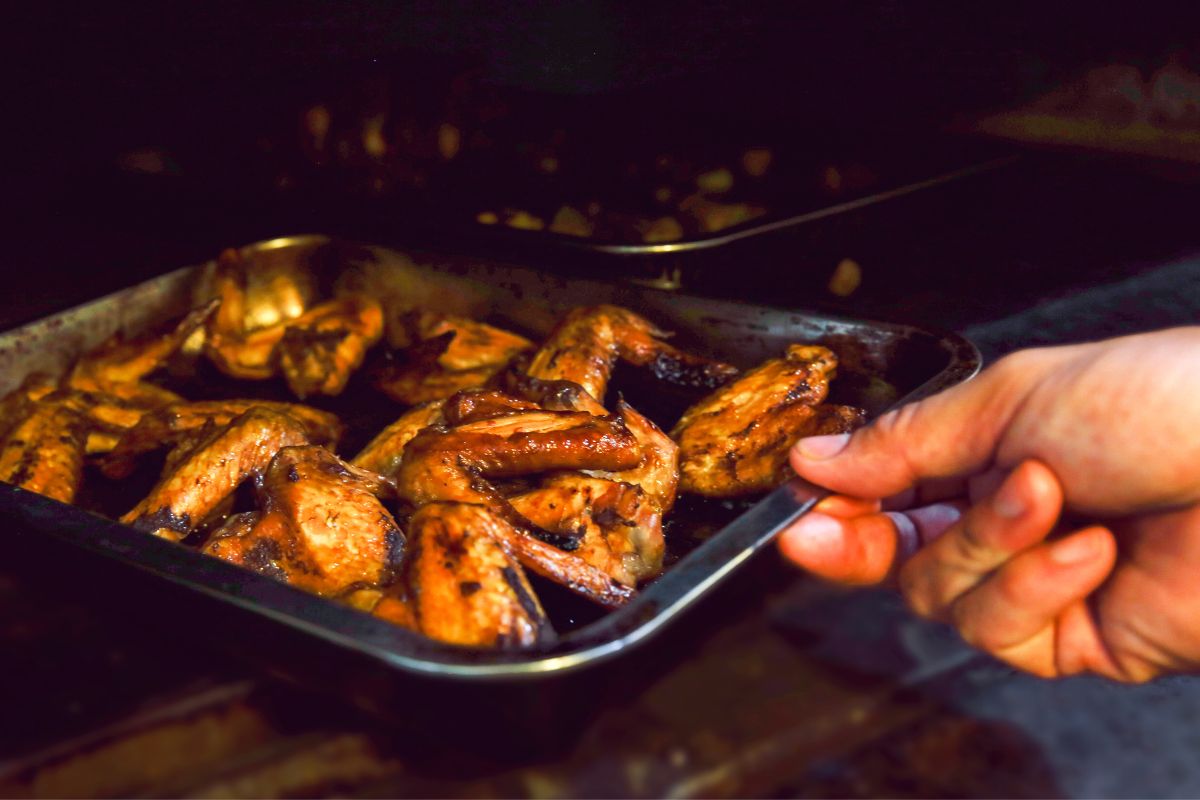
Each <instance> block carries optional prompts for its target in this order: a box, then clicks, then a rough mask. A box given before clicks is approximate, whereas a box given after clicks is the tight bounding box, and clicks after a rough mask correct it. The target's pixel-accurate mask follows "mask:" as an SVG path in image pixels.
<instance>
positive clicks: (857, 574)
mask: <svg viewBox="0 0 1200 800" xmlns="http://www.w3.org/2000/svg"><path fill="white" fill-rule="evenodd" d="M962 513H963V505H962V504H954V503H940V504H937V505H932V506H928V507H925V508H919V509H914V510H911V511H907V512H904V513H899V512H888V513H880V511H879V504H878V503H877V502H874V501H868V500H855V499H852V498H848V497H842V496H833V497H830V498H827V499H826V500H823V501H822V502H821V503H820V504H819V505H818V506H817V507H816V509H815V510H814V511H812V512H810V513H809V514H807V515H805V516H804V517H801V518H800V519H799V520H798V521H797V522H796V523H795V524H793V525H792V526H791V527H790V528H788V529H787V530H786V531H784V532H783V534H782V535H781V536H780V538H779V547H780V550H781V551H782V552H783V554H784V556H786V557H787V558H788V559H790V560H791V561H793V562H795V563H796V564H797V565H798V566H800V567H803V568H804V569H806V570H808V571H809V572H812V573H814V574H816V575H818V576H820V577H822V578H825V579H826V580H831V581H836V582H838V583H845V584H851V585H862V584H872V583H880V582H882V581H884V580H887V579H888V578H889V577H891V576H892V575H893V574H894V573H895V570H896V569H897V567H898V566H899V564H900V563H902V562H903V561H905V560H906V559H908V558H909V557H911V556H912V554H913V553H914V552H916V551H917V550H918V548H920V547H921V546H922V545H923V544H925V543H928V542H930V541H932V540H933V539H935V538H937V537H938V536H940V535H941V534H942V533H943V532H944V531H946V530H947V529H949V528H950V527H951V526H952V525H953V524H954V523H955V522H957V521H958V519H959V518H960V517H961V516H962Z"/></svg>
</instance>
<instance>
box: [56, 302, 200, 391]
mask: <svg viewBox="0 0 1200 800" xmlns="http://www.w3.org/2000/svg"><path fill="white" fill-rule="evenodd" d="M216 309H217V304H216V302H215V301H213V302H210V303H207V304H205V305H203V306H201V307H200V308H197V309H195V310H193V311H192V312H191V313H189V314H188V315H187V316H185V317H184V318H183V320H182V321H181V322H180V323H179V324H178V325H176V326H175V327H174V329H172V330H171V331H169V332H168V333H165V334H163V335H161V336H150V337H143V338H141V339H135V340H133V341H125V340H124V339H123V338H121V337H120V336H115V337H113V338H112V339H110V340H109V341H107V342H105V343H104V344H102V345H100V346H99V347H97V348H96V349H95V350H92V351H91V352H89V353H87V354H85V355H84V356H83V357H82V358H80V359H79V361H78V362H77V363H76V364H75V366H74V368H73V369H72V370H71V373H70V375H69V376H68V377H67V381H66V385H67V386H68V387H69V388H72V389H79V390H81V391H86V392H100V393H106V394H111V395H114V396H116V397H119V398H120V399H122V400H129V401H135V400H141V401H142V402H144V403H146V404H147V405H153V404H154V402H155V400H156V399H162V398H164V397H166V396H167V395H164V394H162V392H164V391H165V390H162V389H159V387H157V386H152V385H144V384H141V383H140V382H141V380H142V379H143V378H145V377H146V376H147V375H149V374H150V373H151V372H153V371H154V370H156V369H158V368H159V367H161V366H163V364H165V363H166V361H167V359H168V358H170V357H171V356H172V355H174V354H175V352H176V351H178V350H179V349H180V348H181V347H183V344H184V342H186V341H187V340H188V338H189V337H191V336H192V335H193V334H194V333H196V332H197V331H199V330H200V329H201V328H202V327H203V326H204V324H205V323H206V322H207V321H208V319H209V318H210V317H211V316H213V313H214V312H215V311H216ZM118 387H120V388H118ZM168 394H169V393H168ZM170 396H171V397H172V398H175V396H174V395H170ZM175 399H178V398H175Z"/></svg>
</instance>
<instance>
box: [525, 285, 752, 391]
mask: <svg viewBox="0 0 1200 800" xmlns="http://www.w3.org/2000/svg"><path fill="white" fill-rule="evenodd" d="M665 336H667V334H666V333H665V332H663V331H660V330H659V329H658V328H655V327H654V326H653V325H651V324H650V323H649V322H648V321H647V320H646V319H644V318H642V317H640V316H638V315H637V314H635V313H633V312H632V311H629V310H628V309H624V308H620V307H618V306H594V307H591V308H576V309H575V310H573V311H572V312H571V313H569V314H568V315H567V316H566V317H565V318H564V319H563V320H562V322H560V323H559V324H558V327H557V328H555V330H554V332H553V333H551V334H550V338H549V339H547V340H546V342H545V344H543V345H542V347H541V348H540V349H539V350H538V351H537V353H536V354H535V355H534V357H533V362H532V363H531V364H530V365H529V369H528V373H529V375H530V376H532V377H534V378H538V379H540V380H546V381H556V380H568V381H573V382H575V383H577V384H579V385H580V386H582V387H583V389H584V390H585V391H586V392H587V393H588V394H589V395H591V396H592V398H593V399H595V400H596V402H598V403H603V402H604V395H605V393H606V392H607V390H608V379H609V377H610V376H611V374H612V369H613V366H614V365H615V363H616V361H617V359H618V358H620V359H622V360H624V361H627V362H629V363H631V364H633V365H635V366H639V367H648V368H650V369H651V371H652V372H653V373H654V375H655V377H657V378H660V379H662V380H666V381H670V382H672V383H678V384H682V385H686V386H694V387H703V388H716V387H718V386H720V385H721V384H723V383H725V382H726V381H728V380H729V379H730V378H732V377H733V376H734V375H736V374H737V369H736V368H734V367H732V366H730V365H729V364H724V363H721V362H719V361H713V360H711V359H707V358H702V357H700V356H695V355H691V354H689V353H684V352H682V351H681V350H678V349H676V348H674V347H672V346H671V345H669V344H667V343H666V342H665V341H663V338H664V337H665Z"/></svg>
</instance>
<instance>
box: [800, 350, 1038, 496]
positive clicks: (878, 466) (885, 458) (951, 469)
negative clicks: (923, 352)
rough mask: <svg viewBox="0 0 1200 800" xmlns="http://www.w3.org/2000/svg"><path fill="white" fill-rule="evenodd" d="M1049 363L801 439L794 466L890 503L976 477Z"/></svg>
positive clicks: (1021, 364) (994, 375) (1034, 359)
mask: <svg viewBox="0 0 1200 800" xmlns="http://www.w3.org/2000/svg"><path fill="white" fill-rule="evenodd" d="M1049 361H1050V357H1047V356H1046V355H1045V354H1044V353H1039V352H1038V351H1026V352H1024V353H1020V354H1016V355H1014V356H1010V357H1008V358H1005V359H1002V360H1001V361H999V362H997V363H996V364H995V365H993V366H992V367H990V368H989V369H987V370H985V371H984V372H983V373H981V374H980V375H979V377H978V378H976V379H975V380H972V381H968V382H967V383H964V384H960V385H958V386H955V387H953V388H952V389H949V390H947V391H945V392H942V393H941V394H937V395H934V396H933V397H930V398H928V399H926V400H922V401H920V402H917V403H911V404H909V405H907V406H904V407H902V408H900V409H897V410H896V411H892V412H890V413H888V414H885V415H883V416H882V417H880V418H879V419H878V420H876V421H875V422H874V423H872V424H871V425H869V426H867V427H865V428H860V429H859V430H858V431H855V432H854V433H853V434H837V435H833V436H814V437H809V438H806V439H801V440H800V441H799V442H798V443H797V445H796V447H795V448H794V449H793V451H792V459H791V460H792V466H793V467H794V468H795V470H796V472H798V473H799V474H800V475H801V476H802V477H804V478H806V479H807V480H810V481H812V482H814V483H817V484H819V485H821V486H824V487H826V488H829V489H832V490H833V491H835V492H839V493H842V494H847V495H852V496H855V497H890V496H891V495H895V494H899V493H900V492H902V491H904V490H906V489H909V488H910V487H913V486H915V485H916V484H917V483H918V482H921V481H926V480H929V479H946V478H951V477H954V476H963V475H967V474H970V473H973V472H977V471H980V470H982V469H984V468H985V467H986V466H987V465H988V464H989V463H990V462H991V460H992V458H993V456H994V454H995V452H996V450H997V446H998V444H999V442H1000V439H1001V437H1002V436H1003V433H1004V431H1005V429H1006V428H1007V426H1008V424H1009V422H1010V420H1011V419H1012V418H1013V416H1014V414H1016V412H1017V410H1018V409H1019V408H1020V406H1021V403H1022V401H1023V400H1024V398H1025V397H1026V396H1027V394H1028V393H1029V392H1030V391H1031V390H1032V387H1033V386H1034V385H1036V382H1037V380H1038V379H1039V377H1040V375H1041V374H1042V373H1043V372H1044V371H1045V370H1046V369H1047V368H1048V367H1050V366H1051V364H1049V363H1048V362H1049Z"/></svg>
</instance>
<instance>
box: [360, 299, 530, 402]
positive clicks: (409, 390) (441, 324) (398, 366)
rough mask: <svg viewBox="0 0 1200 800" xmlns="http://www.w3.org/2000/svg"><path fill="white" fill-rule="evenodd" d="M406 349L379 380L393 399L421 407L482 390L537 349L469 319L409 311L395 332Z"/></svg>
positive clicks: (394, 336) (396, 342)
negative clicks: (463, 392) (515, 361)
mask: <svg viewBox="0 0 1200 800" xmlns="http://www.w3.org/2000/svg"><path fill="white" fill-rule="evenodd" d="M391 341H392V344H393V346H395V347H403V348H407V349H406V350H405V351H404V352H403V353H402V354H400V356H399V360H398V362H397V363H395V364H394V365H392V366H391V367H390V368H388V369H387V370H385V371H384V372H383V373H382V374H381V375H380V376H379V378H378V381H377V385H378V386H379V388H380V389H381V390H382V391H383V392H384V393H385V394H387V395H388V396H389V397H391V398H393V399H394V400H396V401H398V402H401V403H407V404H416V403H423V402H427V401H429V400H437V399H441V398H445V397H449V396H450V395H452V394H454V393H455V392H457V391H461V390H463V389H474V388H477V387H479V386H482V385H483V384H484V383H486V382H487V381H488V380H489V379H490V378H491V377H492V376H493V375H495V374H496V373H497V372H499V371H500V370H501V369H503V368H504V367H505V366H507V365H508V363H509V362H510V361H512V360H513V358H514V357H516V356H517V355H518V354H520V353H522V352H525V351H527V350H530V349H532V348H533V343H532V342H530V341H529V340H528V339H526V338H525V337H523V336H518V335H517V334H515V333H509V332H508V331H505V330H501V329H500V328H496V327H494V326H492V325H487V324H485V323H482V322H477V321H475V320H472V319H467V318H466V317H456V316H452V315H449V314H435V313H432V312H427V311H426V312H416V311H414V312H409V313H408V314H405V315H404V316H403V317H402V318H401V320H400V323H399V324H398V325H396V326H394V328H393V334H392V336H391Z"/></svg>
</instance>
